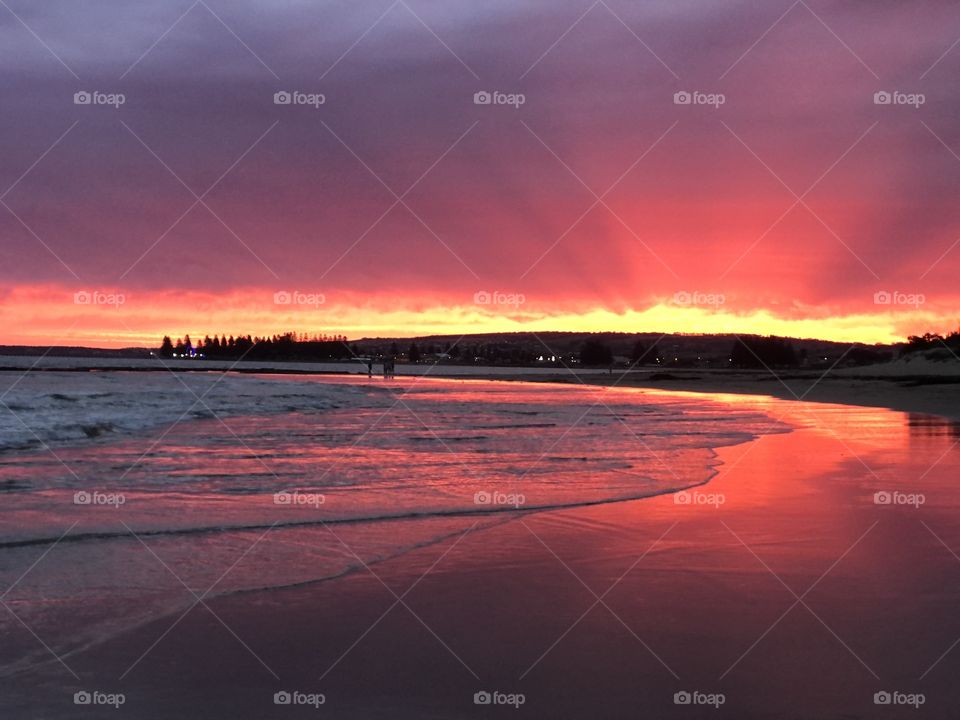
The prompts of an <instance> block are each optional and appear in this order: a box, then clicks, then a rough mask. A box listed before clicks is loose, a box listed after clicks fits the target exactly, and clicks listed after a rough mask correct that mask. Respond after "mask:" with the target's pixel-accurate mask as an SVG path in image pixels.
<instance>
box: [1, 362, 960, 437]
mask: <svg viewBox="0 0 960 720" xmlns="http://www.w3.org/2000/svg"><path fill="white" fill-rule="evenodd" d="M5 359H6V360H8V359H9V358H5ZM63 360H67V361H70V362H69V364H68V363H65V362H63ZM27 361H32V363H30V362H27ZM375 367H376V366H375ZM351 369H354V370H355V371H351ZM109 371H113V372H135V373H136V372H148V373H156V372H174V373H181V372H183V373H198V374H206V373H217V372H219V373H230V374H236V375H289V376H299V377H310V376H317V377H343V378H356V379H357V380H358V381H362V380H366V379H367V378H366V372H365V368H363V367H362V366H360V365H359V364H351V363H284V362H272V363H271V362H247V361H243V362H240V363H237V362H226V361H192V360H187V361H168V362H165V363H160V362H159V361H144V362H143V363H142V364H134V363H131V362H130V361H126V360H124V361H99V362H98V361H96V360H95V359H94V360H90V359H84V361H82V362H78V359H77V358H65V359H58V358H41V359H37V358H27V357H25V358H24V361H23V363H22V364H20V365H17V364H6V363H4V360H0V373H3V372H11V373H16V372H19V373H28V372H30V373H32V372H43V373H46V372H68V373H74V372H76V373H85V372H109ZM396 377H397V378H398V379H401V378H406V377H409V378H424V377H428V378H430V379H436V380H490V381H502V382H530V383H552V384H575V385H580V384H582V385H589V386H596V387H618V388H639V389H649V390H664V391H670V392H684V393H697V394H704V393H721V394H722V393H730V394H735V395H744V396H768V397H773V398H777V399H780V400H791V401H806V402H814V403H832V404H840V405H854V406H858V407H875V408H886V409H889V410H898V411H900V412H906V413H919V414H924V415H940V416H942V417H945V418H948V419H950V420H953V421H957V422H960V374H956V375H951V374H929V373H923V372H918V373H912V374H906V373H904V374H878V373H876V371H875V370H873V371H871V369H870V368H842V369H838V370H834V371H832V372H831V371H827V372H826V373H824V372H821V371H815V370H797V369H791V370H783V371H778V372H776V374H774V373H773V372H771V371H769V370H733V369H729V370H727V369H723V370H714V369H664V368H642V369H635V370H621V371H617V370H614V371H613V372H612V373H611V372H609V371H608V370H606V369H601V368H581V369H576V370H574V369H571V368H565V367H559V368H541V367H508V366H464V365H430V364H417V365H407V364H401V365H398V366H397V375H396ZM372 379H373V380H375V381H376V380H380V379H382V374H378V373H377V372H374V374H373V377H372Z"/></svg>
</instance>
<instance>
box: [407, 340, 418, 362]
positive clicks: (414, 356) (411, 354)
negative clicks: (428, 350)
mask: <svg viewBox="0 0 960 720" xmlns="http://www.w3.org/2000/svg"><path fill="white" fill-rule="evenodd" d="M407 357H408V358H409V359H410V362H413V363H415V362H420V348H418V347H417V344H416V343H410V350H409V351H408V353H407Z"/></svg>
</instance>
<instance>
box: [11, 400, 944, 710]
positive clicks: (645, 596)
mask: <svg viewBox="0 0 960 720" xmlns="http://www.w3.org/2000/svg"><path fill="white" fill-rule="evenodd" d="M731 402H738V401H737V400H736V399H732V400H731ZM741 402H742V401H741ZM766 409H767V411H769V412H771V413H772V414H774V415H775V416H779V417H783V418H784V419H785V420H787V421H788V422H791V423H793V424H795V425H797V426H799V429H797V430H796V431H794V432H792V433H789V434H782V435H770V436H765V437H763V438H761V439H760V440H758V441H755V442H753V443H747V444H744V445H740V446H736V447H731V448H726V449H724V450H722V451H721V452H720V455H719V458H718V459H719V461H721V463H722V464H721V465H719V468H718V469H719V475H718V476H717V477H716V478H715V479H714V480H713V481H711V482H710V483H709V484H708V485H705V486H702V487H701V488H699V492H703V493H712V494H721V495H722V496H723V501H724V502H723V504H722V505H720V506H719V507H714V506H711V505H696V504H677V503H676V501H675V499H674V496H663V497H658V498H652V499H647V500H642V501H634V502H627V503H620V504H613V505H604V506H594V507H586V508H578V509H570V510H563V511H553V512H541V513H530V514H520V515H517V516H516V517H515V519H514V520H512V521H511V522H507V523H505V524H503V525H500V526H497V527H493V528H490V529H485V530H475V531H470V532H467V533H466V534H465V535H461V536H459V537H457V538H452V539H447V540H444V541H442V542H441V543H439V544H436V545H432V546H429V547H426V548H423V549H420V550H417V551H414V552H411V553H409V554H407V555H405V556H403V557H400V558H397V559H394V560H389V561H386V562H382V563H379V564H376V565H374V566H372V567H371V568H370V569H369V571H368V570H366V569H362V568H361V569H360V570H359V571H358V572H356V573H354V574H352V575H350V576H348V577H345V578H342V579H339V580H335V581H330V582H324V583H318V584H314V585H307V586H303V587H299V588H293V589H287V590H282V591H272V592H259V593H251V594H246V595H239V596H233V597H226V598H219V599H214V600H211V601H209V606H210V610H211V611H212V612H214V613H216V617H215V616H214V615H213V614H212V612H210V611H208V610H206V609H205V608H203V607H202V606H198V607H196V608H195V609H194V610H192V611H191V612H189V613H188V614H187V615H186V616H185V617H184V618H183V620H182V621H181V622H180V623H179V624H177V625H176V626H175V627H173V629H172V630H169V628H170V626H171V625H172V623H173V621H174V620H175V619H176V617H168V618H163V619H160V620H158V621H156V622H154V623H151V624H149V625H147V626H145V627H142V628H140V629H138V630H136V631H133V632H130V633H127V634H125V635H123V636H120V637H118V638H115V639H114V640H111V641H109V642H107V643H105V644H103V645H101V646H98V647H96V648H94V649H92V650H89V651H86V652H83V653H80V654H78V655H76V656H73V657H71V658H70V665H71V667H73V668H75V669H76V670H77V672H78V674H79V675H80V676H81V680H80V681H79V682H78V681H76V680H74V679H73V678H72V677H70V676H69V675H68V674H67V673H66V672H65V671H64V669H63V668H62V667H60V666H58V665H56V664H51V665H48V666H45V667H43V668H40V669H38V670H35V671H32V672H31V673H29V674H27V675H22V676H19V677H16V678H8V679H4V680H2V681H0V697H2V698H3V701H2V706H3V713H2V717H3V718H5V719H6V718H10V719H19V718H74V717H110V718H120V717H133V718H138V719H139V718H144V719H147V718H205V719H214V718H287V717H291V718H292V717H315V718H316V717H336V718H461V717H518V718H519V717H529V718H597V719H599V718H674V717H676V718H698V717H707V718H824V719H825V718H875V717H920V716H926V717H935V718H947V717H954V716H955V709H956V707H957V705H958V703H960V688H958V687H957V685H956V682H955V680H954V678H955V676H956V673H957V669H958V668H960V649H954V650H952V651H951V652H948V650H950V648H951V646H952V645H953V643H954V642H955V641H956V640H957V638H960V613H957V607H958V599H960V559H958V558H957V557H956V556H955V555H953V554H952V553H953V552H960V523H958V522H957V517H958V510H960V489H958V487H957V480H958V477H960V476H958V468H960V453H958V451H957V448H956V442H957V440H958V439H960V434H958V431H957V428H956V426H954V425H951V424H950V423H947V422H945V421H941V420H938V419H937V418H931V417H926V416H912V417H908V416H905V415H902V414H900V413H895V412H891V411H883V410H867V409H856V408H836V407H831V406H820V405H810V406H806V405H799V404H796V403H781V402H776V401H771V402H769V403H767V404H766ZM935 463H936V464H935ZM931 466H932V469H931ZM888 490H899V491H902V492H904V493H914V494H916V493H922V494H924V501H925V502H924V504H923V505H922V506H920V507H913V506H909V505H897V506H892V505H876V504H874V493H875V492H877V491H888ZM472 524H473V521H472V519H466V520H465V522H464V529H465V530H467V529H469V528H470V526H471V525H472ZM318 532H323V531H322V530H318ZM948 548H950V549H948ZM256 552H265V553H269V552H270V546H269V537H268V538H266V539H265V540H264V541H263V543H261V545H260V546H259V547H258V549H257V550H256ZM241 562H242V561H241ZM424 573H427V574H426V576H425V577H423V578H422V579H420V578H421V576H423V575H424ZM374 574H375V575H376V576H375V575H374ZM171 582H173V583H175V582H176V580H174V579H173V578H171ZM411 586H413V589H412V590H410V591H409V594H406V595H405V593H406V592H407V591H408V590H409V589H410V588H411ZM185 592H186V591H185ZM394 593H395V594H396V595H394ZM397 596H399V597H401V598H402V603H399V604H398V603H397ZM598 596H599V597H600V598H602V602H599V603H598V602H597V598H598ZM391 608H392V609H391ZM217 618H219V620H218V619H217ZM221 621H222V622H221ZM228 628H229V629H228ZM168 630H169V632H168V634H164V633H167V631H168ZM161 637H162V639H161V640H160V641H159V642H157V640H158V638H161ZM154 643H156V644H155V645H154ZM151 646H153V649H152V650H150V651H149V653H147V654H146V656H144V658H143V660H142V661H141V662H140V663H139V664H138V665H137V666H136V668H135V669H134V670H133V671H131V672H130V673H129V674H128V675H127V676H126V677H125V678H124V679H123V680H120V679H119V676H120V675H121V674H122V673H124V671H126V670H127V669H128V668H129V666H130V665H131V663H133V661H134V660H136V659H137V658H138V657H140V656H141V655H142V654H143V653H144V651H145V650H147V649H148V648H150V647H151ZM944 653H947V654H946V655H945V656H944V657H943V659H942V660H940V661H939V662H938V658H941V656H943V655H944ZM275 676H276V677H275ZM84 688H90V689H94V688H97V689H100V690H103V691H108V692H123V693H125V695H126V702H125V705H124V706H123V707H122V708H120V709H119V710H115V709H113V708H94V707H83V708H78V707H76V706H75V705H73V702H72V693H73V692H74V691H76V690H80V689H84ZM279 690H289V691H294V690H297V691H300V692H303V693H323V694H324V695H325V699H326V702H325V704H324V705H323V706H322V707H321V708H320V709H315V708H312V707H304V706H300V707H292V706H277V705H274V703H273V697H274V693H275V692H277V691H279ZM483 690H486V691H495V690H496V691H500V692H503V693H522V694H523V695H524V704H523V705H522V707H520V708H519V709H514V708H513V707H504V706H478V705H475V704H474V694H475V693H477V692H479V691H483ZM884 690H886V691H891V692H892V691H901V692H904V693H917V692H919V693H923V694H924V705H923V706H922V707H921V708H920V710H919V711H917V710H914V709H913V708H911V707H883V706H877V705H875V704H874V694H875V693H877V692H879V691H884ZM680 691H691V692H692V691H700V692H703V693H723V695H724V700H725V702H724V704H723V705H722V706H720V707H719V708H714V707H710V706H690V705H676V704H675V703H674V694H675V693H676V692H680Z"/></svg>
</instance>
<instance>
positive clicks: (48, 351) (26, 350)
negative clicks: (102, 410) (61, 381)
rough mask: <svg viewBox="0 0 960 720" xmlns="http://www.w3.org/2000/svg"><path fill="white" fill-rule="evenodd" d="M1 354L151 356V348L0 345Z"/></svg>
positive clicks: (20, 355) (33, 355) (126, 357)
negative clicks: (116, 348)
mask: <svg viewBox="0 0 960 720" xmlns="http://www.w3.org/2000/svg"><path fill="white" fill-rule="evenodd" d="M0 355H14V356H18V357H23V356H30V357H39V356H41V355H45V356H47V357H87V358H125V359H130V358H149V357H150V350H149V349H147V348H121V349H119V350H111V349H105V348H88V347H75V346H70V345H62V346H61V345H57V346H54V347H44V346H42V345H0Z"/></svg>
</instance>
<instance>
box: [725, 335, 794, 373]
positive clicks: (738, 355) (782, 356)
mask: <svg viewBox="0 0 960 720" xmlns="http://www.w3.org/2000/svg"><path fill="white" fill-rule="evenodd" d="M730 360H731V364H732V365H734V366H735V367H742V368H762V367H768V368H773V367H796V365H797V354H796V352H795V351H794V349H793V345H791V344H790V343H789V342H787V341H786V340H785V339H784V338H778V337H756V336H744V337H738V338H737V339H736V340H735V341H734V343H733V348H732V349H731V351H730Z"/></svg>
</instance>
